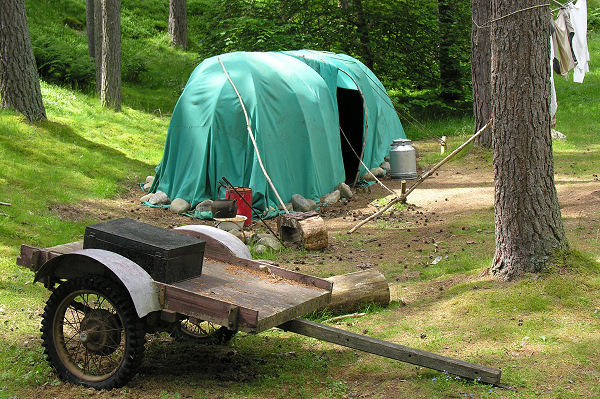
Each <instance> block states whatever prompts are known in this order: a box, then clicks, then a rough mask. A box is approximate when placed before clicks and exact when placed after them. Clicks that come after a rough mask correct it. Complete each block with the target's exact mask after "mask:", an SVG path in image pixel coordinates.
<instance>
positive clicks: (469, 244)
mask: <svg viewBox="0 0 600 399" xmlns="http://www.w3.org/2000/svg"><path fill="white" fill-rule="evenodd" d="M556 180H557V190H558V194H559V200H560V203H561V209H562V216H563V219H564V223H565V229H566V231H567V235H568V237H569V239H570V241H571V245H572V247H574V248H576V249H581V250H588V249H591V248H590V247H589V246H590V245H592V244H591V243H590V242H591V241H593V240H596V242H597V240H598V238H599V236H600V229H599V227H598V226H600V223H598V220H599V219H600V181H598V180H597V179H595V178H593V177H592V176H590V178H589V179H587V180H586V179H579V180H574V179H569V178H567V177H564V176H557V179H556ZM384 182H385V184H386V185H387V186H388V187H389V188H391V189H392V190H394V191H396V192H399V190H400V182H399V181H396V180H385V181H384ZM409 185H410V183H409ZM141 195H142V193H141V192H140V190H139V189H138V188H137V187H135V188H133V189H131V190H130V191H128V192H127V193H126V194H125V195H123V196H122V197H120V198H117V199H114V200H105V201H98V202H92V201H86V202H82V203H79V204H76V205H68V206H60V207H58V208H57V209H56V211H57V212H59V213H60V214H61V216H62V217H64V218H71V219H77V218H79V217H82V215H85V217H86V218H89V217H92V218H94V219H97V220H108V219H113V218H117V217H124V216H127V217H131V218H134V219H139V220H141V221H144V222H146V223H150V224H154V225H157V226H162V227H165V228H170V227H174V226H181V225H185V224H198V223H200V224H211V222H207V221H198V220H194V219H190V218H187V217H184V216H178V215H173V214H172V213H170V212H168V211H165V210H163V209H158V208H148V207H144V206H140V204H139V197H140V196H141ZM386 195H388V193H387V192H386V191H385V190H384V189H383V188H381V187H379V186H377V185H375V186H372V187H371V188H369V189H364V190H362V191H359V192H357V193H356V195H355V196H354V197H353V198H352V199H351V200H350V201H343V202H339V203H337V204H335V205H333V206H329V207H326V208H323V209H321V210H320V213H321V215H322V216H323V218H324V220H325V222H326V225H327V227H328V230H329V233H330V245H329V248H327V249H326V250H325V251H322V252H314V253H300V252H298V251H285V252H284V253H283V254H281V255H279V257H278V260H279V261H280V263H281V265H282V266H284V267H289V268H292V269H295V270H299V271H301V272H304V273H308V274H315V275H319V276H329V275H335V274H341V273H347V272H353V271H357V270H360V269H364V268H370V267H373V268H378V269H380V270H381V271H382V272H383V273H384V274H385V275H386V277H387V278H388V280H389V281H390V286H391V290H390V291H391V293H392V299H393V300H396V301H401V302H403V303H406V304H410V303H411V302H412V301H415V300H417V299H419V298H422V297H423V295H437V293H438V292H439V291H441V290H443V289H445V288H448V287H449V286H452V285H454V284H457V283H459V282H461V281H460V280H461V279H463V280H464V279H465V278H468V277H460V278H459V277H457V278H450V279H444V280H443V281H441V282H436V281H431V282H430V283H428V285H427V287H426V291H423V290H422V289H423V287H421V288H420V291H417V290H415V289H404V290H402V289H400V287H402V286H403V284H405V283H406V282H407V281H410V280H414V279H415V278H417V277H418V276H419V273H421V272H420V271H419V270H420V269H419V267H418V266H422V265H427V264H431V262H432V259H435V258H436V257H437V256H449V255H451V254H453V253H456V252H458V251H461V250H465V248H466V249H467V250H471V251H478V250H482V251H483V250H487V251H489V250H490V249H489V248H492V250H493V242H494V232H493V204H494V183H493V175H492V168H491V165H489V163H487V162H486V161H484V159H483V157H482V156H480V155H478V154H477V153H476V152H475V153H473V154H469V155H467V156H465V157H464V158H463V159H462V160H461V161H460V162H459V163H452V162H450V163H448V164H447V165H445V166H444V167H442V168H441V169H440V170H439V172H438V173H436V174H435V175H434V176H432V178H430V179H428V180H427V181H426V182H424V183H423V184H422V185H421V186H420V187H419V188H418V189H417V190H415V191H414V192H413V193H412V194H411V195H410V196H409V199H408V202H409V204H410V205H409V206H408V208H407V209H404V210H395V211H394V212H392V213H391V214H388V215H386V216H384V217H382V218H381V219H380V220H378V221H374V222H371V223H369V224H367V225H365V226H363V228H361V229H359V230H358V231H357V232H356V233H354V234H352V235H351V236H350V237H348V235H347V234H346V232H347V231H348V230H349V229H350V228H351V227H352V226H354V225H355V224H356V223H357V222H358V221H360V220H361V219H362V218H364V217H366V216H368V215H370V214H372V213H374V212H375V211H376V210H377V209H378V208H377V207H376V206H375V205H373V201H374V200H376V199H378V198H382V197H384V196H386ZM473 217H481V218H483V219H485V221H487V225H488V226H491V227H490V228H489V229H485V231H483V229H475V228H473V227H472V226H471V225H470V224H471V223H470V222H469V220H471V221H472V220H473ZM463 221H465V222H464V224H463ZM268 223H269V224H270V225H271V226H272V227H273V228H274V229H275V228H276V224H275V222H274V221H269V222H268ZM249 229H250V230H251V231H258V230H261V229H262V227H261V226H260V223H256V222H255V223H253V225H252V226H251V227H250V228H249ZM461 231H464V232H465V234H461ZM486 248H487V249H486ZM490 256H491V254H490ZM148 349H149V352H150V353H149V356H150V357H155V359H154V360H157V359H159V360H160V362H158V363H152V364H150V363H148V362H145V364H144V366H143V367H142V370H141V373H142V374H143V375H144V376H143V377H140V378H136V379H134V381H133V382H132V383H131V385H130V387H129V388H128V390H129V391H130V392H131V393H132V394H134V396H135V397H140V398H144V397H147V398H150V397H158V396H157V395H158V394H159V393H160V392H161V391H162V389H167V390H168V391H173V390H177V375H178V374H179V373H185V372H186V370H187V369H190V368H198V369H199V370H201V372H202V374H203V375H204V378H210V377H208V376H213V377H214V380H216V381H235V382H243V381H247V380H252V379H254V378H255V374H256V373H255V371H253V370H255V368H254V363H253V362H255V361H258V360H256V359H252V358H249V359H247V361H246V363H244V364H236V365H235V367H233V366H232V365H231V359H232V357H235V358H236V359H237V360H239V358H240V357H239V356H235V354H234V353H232V352H231V351H230V350H229V349H227V348H221V347H219V348H217V349H216V350H213V349H207V350H206V353H202V354H201V356H199V355H198V354H196V355H195V356H186V357H185V358H182V357H181V356H180V355H177V354H176V353H175V352H174V351H177V353H179V354H181V353H182V352H181V351H179V349H181V348H174V347H172V346H169V344H168V343H167V342H163V341H162V340H161V339H160V338H154V339H153V341H152V342H150V343H149V348H148ZM158 353H160V356H159V355H157V354H158ZM155 355H156V356H155ZM200 358H201V359H203V361H202V362H200V361H198V360H197V359H200ZM207 358H208V360H209V361H208V362H207V361H206V359H207ZM217 365H218V366H217ZM167 371H168V372H167ZM348 383H349V385H353V382H352V381H349V382H348ZM354 383H355V384H354V385H356V386H359V385H360V381H358V380H357V381H355V382H354ZM82 392H86V396H87V395H89V396H94V395H95V393H94V392H93V391H91V390H85V389H82V388H79V387H74V386H71V385H69V384H66V385H65V384H61V385H59V386H46V387H43V388H35V389H34V388H32V391H31V392H30V393H31V394H32V395H35V396H36V397H40V398H42V397H43V398H50V397H53V398H54V397H62V398H66V397H77V396H81V395H82ZM115 394H117V393H116V392H115ZM110 396H113V394H110ZM117 396H118V395H117Z"/></svg>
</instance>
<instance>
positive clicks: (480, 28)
mask: <svg viewBox="0 0 600 399" xmlns="http://www.w3.org/2000/svg"><path fill="white" fill-rule="evenodd" d="M490 6H491V3H490V1H489V0H471V13H472V15H473V25H472V30H471V77H472V82H473V115H474V117H475V131H478V130H479V129H481V128H482V127H483V126H484V125H485V124H486V123H487V122H488V121H489V120H490V116H491V114H492V110H491V106H492V104H491V98H490V93H491V92H490V79H491V77H490V71H491V62H492V58H491V53H490V51H491V44H490V26H489V25H488V22H489V21H490V19H491V18H490V16H491V7H490ZM475 143H476V144H478V145H480V146H482V147H488V148H489V147H491V146H492V132H491V129H489V130H487V131H485V132H483V133H482V134H481V135H479V136H478V137H477V138H476V139H475Z"/></svg>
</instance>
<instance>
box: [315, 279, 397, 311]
mask: <svg viewBox="0 0 600 399" xmlns="http://www.w3.org/2000/svg"><path fill="white" fill-rule="evenodd" d="M326 280H329V281H331V282H332V283H333V291H332V292H331V301H330V302H329V304H328V305H327V308H328V309H330V310H332V311H335V312H355V311H357V310H359V309H360V308H361V307H362V306H365V305H368V304H370V303H374V304H377V305H381V306H387V305H388V304H389V303H390V287H389V286H388V283H387V280H386V279H385V276H384V275H383V274H381V273H380V272H378V271H377V270H375V269H368V270H363V271H360V272H355V273H348V274H342V275H339V276H332V277H329V278H327V279H326Z"/></svg>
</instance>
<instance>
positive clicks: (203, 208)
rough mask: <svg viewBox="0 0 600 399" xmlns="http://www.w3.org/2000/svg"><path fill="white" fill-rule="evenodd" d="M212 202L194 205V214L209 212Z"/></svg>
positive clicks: (207, 201) (206, 201)
mask: <svg viewBox="0 0 600 399" xmlns="http://www.w3.org/2000/svg"><path fill="white" fill-rule="evenodd" d="M212 203H213V202H212V200H204V201H202V202H200V203H199V204H198V205H196V208H195V209H196V212H208V211H210V210H211V208H210V207H211V206H212Z"/></svg>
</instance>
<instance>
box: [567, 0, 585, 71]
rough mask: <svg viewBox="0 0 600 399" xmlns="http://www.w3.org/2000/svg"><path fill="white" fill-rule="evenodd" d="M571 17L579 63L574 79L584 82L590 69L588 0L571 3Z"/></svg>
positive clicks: (576, 66)
mask: <svg viewBox="0 0 600 399" xmlns="http://www.w3.org/2000/svg"><path fill="white" fill-rule="evenodd" d="M568 7H569V17H570V20H571V24H572V25H573V29H574V30H575V36H574V37H573V42H572V46H573V52H574V53H575V57H576V58H577V65H575V68H574V70H573V81H574V82H577V83H583V78H584V76H585V73H586V72H589V71H590V67H589V65H588V61H589V60H590V53H589V51H588V46H587V0H578V1H577V3H576V4H573V3H569V5H568Z"/></svg>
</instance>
